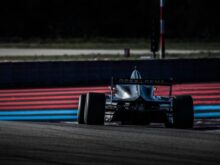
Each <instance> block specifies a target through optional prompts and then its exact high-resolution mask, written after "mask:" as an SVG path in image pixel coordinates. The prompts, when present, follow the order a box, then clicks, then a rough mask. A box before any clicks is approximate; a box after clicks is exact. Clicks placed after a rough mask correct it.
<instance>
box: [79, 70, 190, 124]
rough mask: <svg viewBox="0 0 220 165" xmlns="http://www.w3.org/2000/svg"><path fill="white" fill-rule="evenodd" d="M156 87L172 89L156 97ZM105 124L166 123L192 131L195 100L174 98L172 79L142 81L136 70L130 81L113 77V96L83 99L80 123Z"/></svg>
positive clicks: (111, 89)
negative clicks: (166, 93) (167, 93)
mask: <svg viewBox="0 0 220 165" xmlns="http://www.w3.org/2000/svg"><path fill="white" fill-rule="evenodd" d="M155 86H168V87H169V96H166V97H165V96H156V95H155V89H156V88H155ZM105 122H120V123H121V124H135V125H148V124H150V123H151V122H154V123H164V124H165V127H168V128H192V127H193V123H194V113H193V99H192V97H191V96H189V95H183V96H172V79H169V80H159V79H142V77H141V74H140V72H139V71H138V70H137V69H135V70H134V71H133V72H132V74H131V77H130V78H112V81H111V87H110V94H104V93H87V94H82V95H81V96H80V98H79V105H78V123H79V124H88V125H104V123H105Z"/></svg>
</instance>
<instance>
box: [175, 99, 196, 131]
mask: <svg viewBox="0 0 220 165" xmlns="http://www.w3.org/2000/svg"><path fill="white" fill-rule="evenodd" d="M193 123H194V112H193V99H192V97H191V96H176V97H175V98H174V99H173V126H174V128H183V129H184V128H193Z"/></svg>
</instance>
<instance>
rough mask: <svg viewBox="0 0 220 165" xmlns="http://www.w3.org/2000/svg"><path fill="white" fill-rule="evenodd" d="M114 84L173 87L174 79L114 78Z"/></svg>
mask: <svg viewBox="0 0 220 165" xmlns="http://www.w3.org/2000/svg"><path fill="white" fill-rule="evenodd" d="M113 84H137V85H159V86H172V84H173V79H166V80H165V79H129V78H112V85H113Z"/></svg>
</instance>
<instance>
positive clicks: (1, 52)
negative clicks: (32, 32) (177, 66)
mask: <svg viewBox="0 0 220 165" xmlns="http://www.w3.org/2000/svg"><path fill="white" fill-rule="evenodd" d="M166 52H167V53H168V54H199V53H201V52H202V53H220V50H167V51H166ZM97 54H98V55H106V54H107V55H124V50H123V49H118V50H117V49H116V50H115V49H40V48H38V49H36V48H35V49H33V48H32V49H29V48H25V49H23V48H0V56H44V55H45V56H54V55H56V56H59V55H60V56H62V55H97ZM131 54H137V55H145V54H150V55H151V54H152V53H151V52H150V50H147V49H140V50H136V49H135V50H133V49H132V50H131Z"/></svg>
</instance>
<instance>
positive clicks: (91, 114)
mask: <svg viewBox="0 0 220 165" xmlns="http://www.w3.org/2000/svg"><path fill="white" fill-rule="evenodd" d="M104 118H105V94H102V93H88V94H87V96H86V104H85V112H84V121H85V124H89V125H104Z"/></svg>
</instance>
